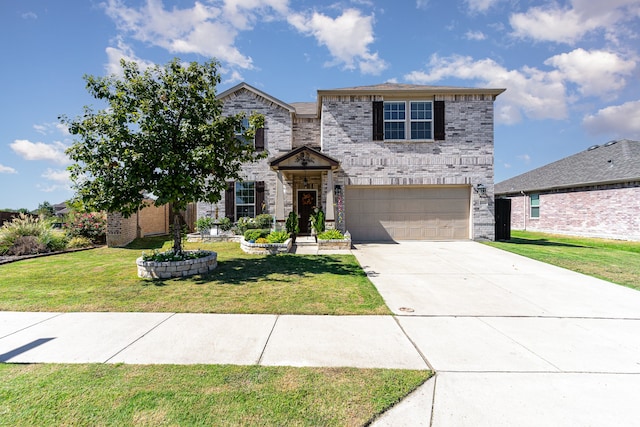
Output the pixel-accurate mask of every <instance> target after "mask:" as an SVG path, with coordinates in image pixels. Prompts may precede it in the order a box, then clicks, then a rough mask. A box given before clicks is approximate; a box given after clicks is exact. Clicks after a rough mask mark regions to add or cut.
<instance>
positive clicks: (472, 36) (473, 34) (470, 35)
mask: <svg viewBox="0 0 640 427" xmlns="http://www.w3.org/2000/svg"><path fill="white" fill-rule="evenodd" d="M464 36H465V37H466V38H467V40H477V41H480V40H485V39H486V38H487V36H486V35H485V34H484V33H483V32H482V31H467V32H466V34H465V35H464Z"/></svg>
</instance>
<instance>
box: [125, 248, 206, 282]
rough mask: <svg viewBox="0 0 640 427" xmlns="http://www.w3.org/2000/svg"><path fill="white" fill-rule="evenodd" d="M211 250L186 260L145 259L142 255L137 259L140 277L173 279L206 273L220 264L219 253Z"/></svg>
mask: <svg viewBox="0 0 640 427" xmlns="http://www.w3.org/2000/svg"><path fill="white" fill-rule="evenodd" d="M185 252H188V251H185ZM209 252H210V254H209V255H207V256H205V257H202V258H196V259H188V260H185V261H165V262H157V261H144V260H143V259H142V257H140V258H138V259H136V264H137V266H138V277H141V278H143V279H172V278H175V277H188V276H193V275H196V274H206V273H208V272H210V271H212V270H214V269H215V268H216V267H217V266H218V254H217V253H216V252H213V251H209Z"/></svg>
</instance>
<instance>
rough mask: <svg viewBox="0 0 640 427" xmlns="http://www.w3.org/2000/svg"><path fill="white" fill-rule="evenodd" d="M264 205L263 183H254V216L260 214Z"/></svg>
mask: <svg viewBox="0 0 640 427" xmlns="http://www.w3.org/2000/svg"><path fill="white" fill-rule="evenodd" d="M263 204H264V181H256V215H260V214H262V205H263Z"/></svg>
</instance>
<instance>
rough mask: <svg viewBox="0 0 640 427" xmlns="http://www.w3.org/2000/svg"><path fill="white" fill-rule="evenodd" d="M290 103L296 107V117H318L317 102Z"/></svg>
mask: <svg viewBox="0 0 640 427" xmlns="http://www.w3.org/2000/svg"><path fill="white" fill-rule="evenodd" d="M290 105H291V106H292V107H293V108H295V109H296V116H298V117H311V118H313V117H318V103H317V102H292V103H291V104H290Z"/></svg>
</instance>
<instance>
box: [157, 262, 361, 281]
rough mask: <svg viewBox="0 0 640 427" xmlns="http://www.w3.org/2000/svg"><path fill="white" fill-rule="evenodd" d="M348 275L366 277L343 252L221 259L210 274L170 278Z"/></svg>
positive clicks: (289, 278) (277, 278) (274, 278)
mask: <svg viewBox="0 0 640 427" xmlns="http://www.w3.org/2000/svg"><path fill="white" fill-rule="evenodd" d="M323 274H330V275H345V276H347V275H349V276H362V277H366V276H365V273H364V272H363V271H362V269H361V268H360V266H359V265H358V264H357V263H356V262H355V261H353V259H352V258H351V261H349V259H348V257H345V256H343V255H318V256H316V255H304V256H301V255H291V254H286V255H270V256H266V257H260V258H231V259H227V260H224V261H218V267H217V268H216V269H215V270H213V271H212V272H211V273H209V274H204V275H196V276H191V277H185V278H176V279H171V281H173V282H175V281H178V282H191V283H195V284H197V285H204V284H214V285H235V286H240V285H245V284H247V283H250V282H257V281H261V280H269V281H282V282H295V281H296V278H302V277H307V276H311V275H318V276H321V275H323ZM168 282H169V280H166V281H165V280H153V281H148V285H152V286H166V285H167V284H169V283H168Z"/></svg>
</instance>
